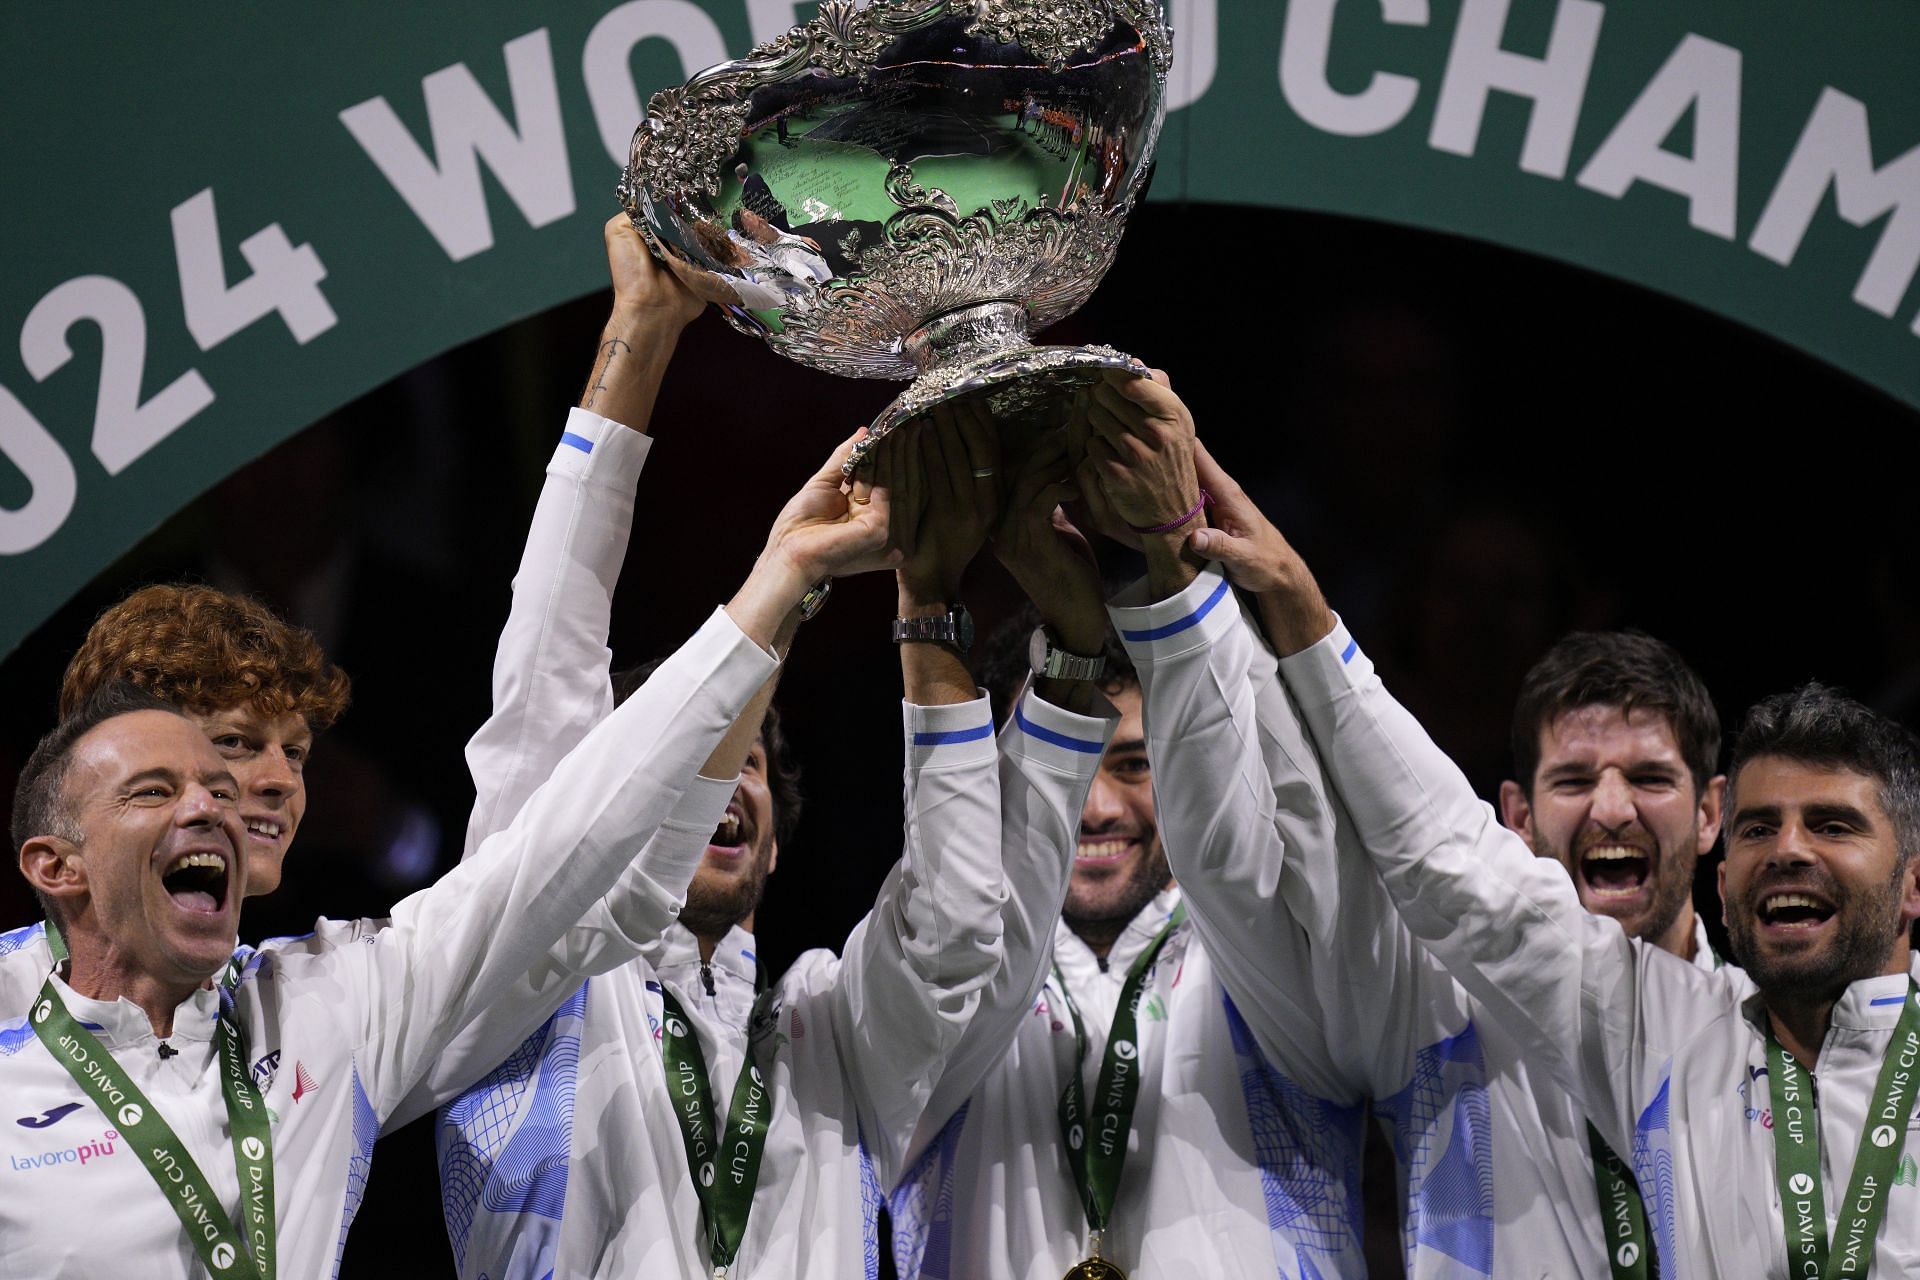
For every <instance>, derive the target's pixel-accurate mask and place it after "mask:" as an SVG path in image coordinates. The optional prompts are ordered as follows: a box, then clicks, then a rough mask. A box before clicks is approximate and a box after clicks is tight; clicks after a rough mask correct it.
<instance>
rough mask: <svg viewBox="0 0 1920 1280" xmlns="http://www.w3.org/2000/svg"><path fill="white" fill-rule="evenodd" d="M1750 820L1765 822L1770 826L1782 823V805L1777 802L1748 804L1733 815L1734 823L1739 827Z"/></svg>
mask: <svg viewBox="0 0 1920 1280" xmlns="http://www.w3.org/2000/svg"><path fill="white" fill-rule="evenodd" d="M1749 822H1764V823H1767V824H1768V825H1769V826H1775V827H1777V826H1779V825H1780V806H1779V805H1777V804H1756V805H1748V806H1745V807H1743V808H1742V809H1740V810H1739V812H1737V813H1735V814H1734V815H1733V825H1734V826H1735V827H1736V828H1737V827H1740V826H1743V825H1745V824H1746V823H1749Z"/></svg>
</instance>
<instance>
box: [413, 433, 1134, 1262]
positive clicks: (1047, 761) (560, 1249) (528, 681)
mask: <svg viewBox="0 0 1920 1280" xmlns="http://www.w3.org/2000/svg"><path fill="white" fill-rule="evenodd" d="M568 431H569V434H570V435H574V436H578V437H580V439H581V440H583V441H586V442H588V443H592V444H593V445H594V447H593V448H591V449H588V450H585V451H581V450H579V448H578V446H577V445H576V446H567V445H565V444H563V446H562V448H561V450H560V451H559V452H558V453H557V455H556V465H558V464H559V462H560V461H562V460H563V459H564V460H565V461H566V462H567V463H568V464H569V465H568V467H567V468H565V469H564V470H563V471H561V472H556V471H555V470H554V469H553V468H550V469H549V477H548V482H547V489H546V490H545V491H544V492H543V494H542V497H541V504H540V508H539V510H538V511H537V512H536V516H535V530H534V532H533V534H531V535H530V537H529V541H528V554H527V557H526V559H525V560H524V561H523V562H522V565H521V569H520V573H519V575H518V576H517V577H516V578H515V580H514V603H513V609H512V612H511V614H510V616H509V621H508V624H507V631H506V634H505V635H503V637H502V640H501V647H500V659H499V660H498V663H497V665H496V668H495V673H494V687H495V715H494V718H493V719H492V720H490V721H489V722H488V724H487V725H486V726H485V727H483V728H482V730H481V731H480V733H479V734H478V735H476V736H475V738H474V741H473V743H472V744H470V746H469V747H468V760H469V764H470V765H471V766H472V767H473V769H474V771H475V775H476V780H478V779H479V777H480V775H481V774H482V772H483V771H485V772H487V773H488V774H489V776H492V777H501V771H500V770H498V769H497V768H496V767H494V766H493V764H492V763H491V762H492V761H493V760H494V759H495V758H496V757H498V756H499V755H500V754H502V753H503V752H506V751H509V750H511V751H515V752H518V753H519V754H518V756H517V757H516V758H517V759H518V760H519V761H521V763H520V765H519V766H518V767H517V780H516V777H513V776H509V777H505V778H504V779H503V780H502V781H501V782H500V783H499V784H498V785H497V787H496V794H497V796H498V800H497V801H496V803H497V804H498V805H500V806H502V807H503V808H511V807H512V805H513V804H514V802H515V797H516V793H518V792H520V791H523V790H524V789H526V788H527V787H528V786H530V785H531V783H532V782H534V781H537V779H538V777H539V775H540V763H539V762H540V761H541V760H542V759H543V758H544V759H549V760H551V759H557V758H559V756H560V755H561V754H563V753H564V752H565V751H566V750H567V749H568V748H569V747H570V746H571V744H572V742H573V741H575V740H577V739H578V737H579V736H580V735H582V734H584V733H586V732H588V731H589V730H590V729H591V728H592V726H593V725H594V724H596V723H597V722H598V721H599V720H600V719H601V718H602V717H604V716H605V715H607V714H608V712H609V710H610V709H611V707H612V703H613V699H612V692H611V688H610V686H609V682H608V675H607V670H608V662H609V657H608V654H607V650H606V635H607V625H608V624H607V619H608V616H609V613H610V609H611V598H612V591H613V587H614V582H615V580H616V579H617V577H618V574H619V568H620V562H621V559H622V557H623V555H624V552H625V547H626V536H627V532H628V528H629V522H630V513H631V506H632V497H631V491H632V486H633V480H634V477H635V476H636V475H637V473H638V469H639V468H638V459H637V458H635V457H633V456H631V454H630V453H627V452H614V451H612V450H610V449H607V448H605V447H604V446H603V445H602V444H601V443H600V442H601V441H604V440H615V441H622V442H624V441H625V440H626V439H627V437H630V436H631V435H632V433H628V432H625V430H624V429H623V428H619V427H617V426H615V425H614V424H611V423H607V422H606V421H605V420H604V419H598V418H595V417H594V416H593V415H589V414H585V413H583V412H582V411H579V410H576V411H575V413H574V416H573V417H572V418H571V419H570V420H569V424H568ZM569 447H571V448H573V449H574V451H575V452H577V453H579V454H580V457H579V458H577V459H576V458H565V455H566V453H567V451H568V448H569ZM582 525H585V526H587V527H591V528H593V529H596V530H598V531H599V532H598V533H597V534H596V535H595V536H593V537H590V538H582V537H579V536H576V535H575V533H574V530H576V529H577V528H579V527H580V526H582ZM537 549H538V550H537ZM803 642H804V641H803ZM1021 708H1022V710H1021V714H1020V716H1019V717H1018V718H1017V723H1016V724H1015V725H1014V726H1012V727H1010V728H1009V729H1008V730H1007V731H1006V732H1004V733H1002V734H1001V735H999V737H998V739H997V740H996V737H995V735H994V732H993V726H992V724H991V723H990V720H989V717H988V711H987V707H986V703H985V700H984V699H981V700H978V701H976V702H973V703H967V704H961V705H958V706H948V707H927V708H922V707H913V706H905V707H904V709H903V719H904V730H905V735H906V787H907V823H906V832H905V854H904V856H903V858H902V860H901V863H900V864H899V865H898V866H897V867H896V868H895V869H894V871H893V872H892V874H891V875H890V876H889V877H888V878H887V880H886V882H885V884H884V885H883V887H882V889H881V891H880V895H879V899H878V901H877V902H876V904H875V907H874V910H873V911H872V912H871V913H870V914H869V915H868V917H867V918H866V919H865V920H864V921H863V922H862V923H861V925H860V926H859V927H858V928H857V929H856V930H855V931H854V933H853V935H852V936H851V937H850V938H849V939H848V942H847V945H846V947H845V948H844V949H843V954H842V956H841V957H839V958H836V957H834V956H833V955H832V954H831V953H830V952H826V951H815V952H809V953H808V954H807V955H805V956H802V957H801V958H800V960H799V961H797V962H796V963H795V965H794V966H793V968H792V969H791V970H789V972H788V973H787V974H786V975H785V976H784V977H783V978H782V979H781V980H780V981H779V982H778V983H777V984H775V987H774V990H773V992H772V993H771V994H770V995H769V997H768V998H767V999H766V1000H765V1001H764V1002H763V1003H762V1004H760V1005H759V1016H755V1008H756V1005H755V999H754V976H755V969H756V964H757V962H756V959H755V957H754V954H753V940H752V938H751V937H750V936H749V935H748V934H746V933H745V932H743V931H742V930H739V929H735V930H733V931H732V933H731V934H729V936H728V937H727V938H726V939H724V940H723V942H722V944H721V945H720V946H719V947H718V948H716V950H715V953H714V956H713V960H712V962H711V963H710V964H709V965H702V964H701V963H700V960H699V952H698V946H697V943H696V941H695V939H694V938H693V936H692V935H691V934H690V933H688V932H687V931H686V930H685V929H684V928H682V927H680V926H678V925H677V924H676V925H672V926H670V927H669V926H667V925H665V924H664V922H661V921H659V920H658V919H657V917H654V916H651V915H646V914H644V913H643V915H642V917H641V918H640V919H638V920H635V919H634V918H633V915H634V913H633V911H632V910H631V908H630V906H629V905H628V903H627V902H626V897H627V895H626V890H625V886H622V887H621V888H620V889H617V890H616V891H615V892H614V893H613V894H611V895H609V897H608V899H607V901H606V902H604V903H602V904H600V906H598V907H596V909H595V911H594V912H593V913H591V914H590V915H589V916H588V918H587V919H585V920H583V921H582V922H581V924H580V925H579V926H578V927H577V928H575V929H574V930H573V931H572V932H570V933H569V935H568V937H567V939H566V940H565V941H563V944H562V947H561V948H560V949H559V952H558V953H557V954H556V957H555V959H556V963H555V965H553V966H552V967H545V968H541V969H538V970H535V971H534V972H532V973H530V974H529V976H528V983H529V984H530V985H532V986H535V987H538V988H540V990H541V993H542V996H543V998H546V999H548V1000H550V1003H549V1004H548V1006H547V1007H548V1008H549V1009H552V1008H553V1007H555V1006H558V1007H559V1009H558V1012H557V1013H555V1014H554V1016H553V1017H552V1018H551V1019H550V1020H549V1021H547V1022H546V1023H545V1024H544V1025H540V1026H538V1027H537V1029H532V1028H530V1030H532V1034H531V1036H529V1037H528V1038H527V1039H526V1041H525V1043H524V1044H522V1045H521V1046H520V1047H519V1048H518V1049H516V1050H515V1051H514V1052H513V1053H512V1054H511V1055H502V1056H505V1058H506V1060H505V1061H504V1062H502V1063H501V1064H500V1066H499V1067H498V1069H497V1070H495V1071H494V1072H493V1073H492V1074H490V1075H489V1076H488V1077H487V1078H486V1079H485V1080H483V1081H482V1082H481V1083H480V1084H479V1085H477V1086H476V1087H474V1088H473V1089H472V1090H471V1091H470V1092H469V1093H467V1094H466V1095H465V1096H464V1097H462V1098H460V1099H459V1100H458V1101H457V1102H455V1103H454V1104H453V1105H451V1106H449V1107H448V1108H447V1109H446V1110H445V1112H444V1113H443V1115H442V1120H441V1128H440V1133H439V1145H440V1166H441V1186H442V1196H443V1207H444V1210H445V1214H446V1219H447V1230H448V1234H449V1236H450V1238H451V1239H452V1242H453V1246H454V1253H455V1257H456V1259H457V1260H458V1263H459V1270H460V1274H461V1275H462V1276H463V1277H469V1278H477V1277H488V1278H489V1280H503V1278H505V1277H527V1278H528V1280H540V1278H542V1277H545V1276H547V1275H549V1274H551V1275H554V1276H561V1277H571V1276H602V1275H612V1276H639V1275H644V1276H656V1275H658V1276H676V1275H682V1276H690V1277H692V1276H698V1277H705V1276H709V1275H710V1274H711V1272H712V1267H711V1264H710V1262H709V1261H708V1258H707V1246H706V1237H705V1233H704V1230H703V1226H702V1219H701V1213H700V1207H699V1201H698V1199H697V1197H696V1195H695V1193H694V1188H693V1184H692V1181H691V1178H690V1176H689V1174H688V1172H687V1161H686V1155H685V1151H684V1149H683V1147H682V1142H681V1134H680V1130H679V1127H678V1124H677V1122H676V1119H675V1115H674V1111H673V1107H672V1103H671V1099H670V1097H669V1094H668V1092H667V1085H666V1076H665V1067H664V1064H663V1062H662V1060H661V1056H660V1049H659V1044H658V1037H659V1027H660V1018H661V1000H660V987H661V985H662V984H664V985H665V986H666V987H667V988H668V989H670V990H671V991H673V993H674V995H675V998H676V999H678V1000H679V1001H680V1003H681V1005H682V1006H683V1008H684V1009H685V1010H686V1012H687V1014H688V1016H689V1018H690V1019H691V1021H692V1022H693V1023H694V1025H695V1030H696V1034H697V1035H698V1037H699V1040H700V1045H701V1050H702V1054H703V1056H704V1058H705V1059H706V1062H707V1067H708V1071H709V1073H710V1081H709V1083H710V1085H711V1086H712V1089H713V1094H714V1099H715V1105H716V1107H717V1108H718V1109H719V1110H720V1111H721V1113H722V1120H723V1123H724V1112H725V1108H726V1105H727V1100H728V1099H729V1098H730V1096H731V1092H732V1086H733V1081H734V1078H735V1076H736V1075H737V1073H738V1072H739V1070H740V1066H741V1062H742V1056H743V1054H744V1053H745V1052H746V1051H747V1047H748V1044H749V1039H750V1038H751V1040H752V1043H753V1045H754V1046H755V1052H756V1060H757V1061H758V1062H759V1063H760V1064H761V1066H762V1069H763V1070H765V1071H767V1073H768V1075H769V1078H770V1081H771V1085H772V1105H773V1114H772V1119H771V1124H770V1129H769V1133H768V1138H767V1145H766V1151H765V1155H764V1157H763V1162H762V1164H761V1170H760V1185H759V1188H758V1192H757V1194H756V1196H755V1198H754V1207H753V1211H752V1214H751V1216H750V1218H749V1221H748V1226H747V1232H746V1237H745V1239H744V1240H743V1242H742V1244H741V1247H740V1251H739V1254H738V1256H737V1257H736V1259H735V1262H734V1265H733V1268H732V1270H731V1274H732V1275H734V1276H739V1277H753V1276H767V1277H781V1278H782V1280H785V1278H786V1277H797V1276H819V1277H823V1278H824V1277H833V1278H834V1280H840V1278H842V1277H849V1276H860V1275H874V1274H876V1273H877V1270H878V1265H879V1248H880V1241H879V1238H878V1214H877V1210H878V1207H879V1204H880V1203H881V1189H882V1187H884V1186H888V1185H891V1184H892V1182H893V1181H894V1180H895V1178H896V1177H897V1176H898V1171H899V1169H900V1168H901V1167H902V1166H903V1165H904V1164H905V1163H906V1161H907V1159H908V1157H909V1155H910V1154H912V1153H917V1151H918V1150H919V1149H920V1148H921V1147H923V1146H924V1145H925V1144H926V1143H927V1141H929V1140H930V1139H931V1138H932V1136H933V1134H934V1133H935V1132H937V1130H938V1128H939V1125H940V1123H941V1122H942V1121H943V1120H944V1119H945V1118H946V1116H948V1115H949V1114H951V1113H952V1112H953V1110H954V1109H955V1107H956V1106H958V1105H959V1103H960V1101H961V1100H962V1099H964V1098H965V1097H966V1095H967V1093H968V1092H970V1091H971V1088H972V1084H973V1082H974V1081H977V1080H978V1079H979V1078H980V1077H981V1076H982V1075H984V1074H985V1072H986V1071H987V1070H988V1068H989V1067H990V1066H991V1064H992V1062H993V1060H994V1058H996V1057H997V1056H998V1051H999V1049H1000V1047H1002V1046H1003V1045H1004V1044H1005V1042H1006V1040H1007V1038H1008V1037H1009V1036H1010V1035H1011V1034H1012V1026H1013V1024H1014V1023H1015V1022H1016V1021H1017V1020H1018V1018H1019V1015H1020V1013H1021V1012H1022V1011H1024V1010H1025V1009H1026V1008H1027V1006H1028V1005H1029V1004H1030V1003H1031V1001H1032V998H1033V990H1034V987H1035V986H1037V983H1038V976H1037V974H1034V973H1032V972H1031V970H1032V968H1033V966H1032V965H1028V966H1025V967H1024V968H1022V969H1019V970H1016V969H1014V968H1012V967H1010V966H1008V965H1007V964H1005V963H1004V962H1003V949H1006V950H1010V949H1013V948H1015V947H1023V948H1024V949H1025V951H1026V952H1027V953H1032V952H1034V951H1036V950H1038V947H1039V944H1037V943H1033V942H1031V941H1030V940H1029V939H1030V936H1031V935H1032V934H1033V933H1034V932H1035V930H1036V927H1037V926H1036V925H1035V923H1034V920H1035V918H1036V917H1041V916H1044V917H1045V919H1046V922H1047V925H1048V926H1050V925H1051V922H1052V920H1053V919H1055V918H1057V916H1058V912H1059V903H1060V899H1061V896H1062V895H1063V894H1064V892H1065V885H1066V874H1067V859H1068V858H1069V857H1070V852H1069V851H1070V850H1071V848H1072V845H1073V832H1074V831H1075V830H1076V828H1077V824H1078V820H1079V814H1080V809H1081V807H1082V805H1083V804H1084V802H1085V798H1086V790H1087V787H1088V785H1089V784H1090V782H1091V780H1092V775H1093V770H1094V768H1095V767H1096V766H1097V764H1098V761H1099V759H1100V755H1101V752H1102V751H1103V750H1104V747H1105V742H1106V738H1107V737H1108V735H1109V734H1110V733H1111V730H1112V721H1111V718H1096V717H1086V716H1078V715H1073V714H1071V713H1069V712H1066V711H1064V710H1061V709H1059V708H1056V707H1053V706H1050V705H1049V704H1047V703H1045V702H1044V701H1042V700H1041V699H1039V698H1037V697H1035V696H1032V695H1028V696H1026V697H1025V698H1024V699H1023V700H1022V703H1021ZM733 786H734V783H733V782H732V781H726V782H717V783H716V782H711V781H709V780H706V779H696V780H695V782H694V783H693V785H692V787H691V788H689V790H688V792H687V795H686V800H687V803H684V804H683V805H682V806H681V808H680V810H679V811H678V816H679V818H680V819H682V821H681V822H680V829H681V830H682V831H683V832H684V833H688V834H692V833H697V843H695V842H694V841H692V840H689V841H688V843H689V845H690V846H691V847H692V858H691V860H690V862H689V863H688V865H687V867H686V873H685V877H686V878H685V879H683V880H682V881H681V882H680V890H681V891H684V886H685V883H686V879H690V878H691V876H692V873H693V870H694V868H695V867H696V866H697V864H698V859H699V855H700V853H701V852H703V851H704V848H705V842H706V839H707V838H708V836H710V835H711V833H712V831H713V828H714V827H715V825H717V824H718V822H719V820H720V817H721V815H722V812H723V811H724V809H725V807H726V804H727V801H728V799H729V798H730V797H731V794H732V791H733ZM696 799H698V801H699V803H702V804H704V805H705V806H706V808H705V811H704V814H702V813H701V812H700V811H699V808H698V804H696V803H694V802H695V801H696ZM475 821H476V823H480V822H481V821H483V819H482V816H481V812H480V810H476V816H475ZM667 835H668V832H666V831H663V832H662V833H661V837H660V838H661V839H665V838H666V837H667ZM1003 858H1004V859H1005V862H1006V864H1007V867H1008V868H1009V869H1011V868H1012V867H1014V866H1016V865H1017V866H1020V867H1023V868H1028V871H1027V872H1026V874H1027V878H1028V880H1029V881H1033V882H1037V883H1039V884H1041V885H1042V886H1043V888H1042V891H1041V892H1042V895H1043V898H1044V901H1042V902H1039V903H1035V902H1032V901H1018V900H1015V899H1013V898H1010V896H1009V894H1008V892H1007V884H1006V881H1007V875H1008V872H1006V871H1003V869H1002V861H1003ZM798 873H799V868H798V867H796V866H795V865H794V864H792V863H791V862H789V863H788V864H786V865H785V866H784V867H783V872H782V874H783V875H794V874H798ZM1047 894H1050V895H1051V896H1050V897H1045V895H1047ZM641 905H642V906H644V901H643V902H642V904H641ZM768 909H773V910H777V909H778V898H777V890H776V896H775V897H774V899H773V900H772V901H771V903H770V905H769V907H768ZM1042 936H1044V935H1042ZM569 948H571V953H570V954H569ZM582 977H587V978H588V981H586V983H585V985H584V986H583V985H582V984H581V978H582ZM562 1001H564V1003H562ZM750 1027H751V1037H750Z"/></svg>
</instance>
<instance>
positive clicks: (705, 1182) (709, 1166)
mask: <svg viewBox="0 0 1920 1280" xmlns="http://www.w3.org/2000/svg"><path fill="white" fill-rule="evenodd" d="M700 1185H701V1186H703V1187H710V1186H712V1185H713V1161H711V1160H709V1161H707V1162H706V1163H705V1164H703V1165H701V1166H700Z"/></svg>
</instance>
